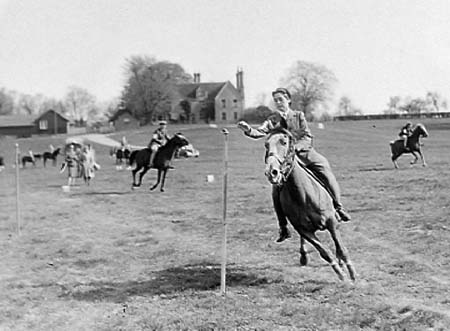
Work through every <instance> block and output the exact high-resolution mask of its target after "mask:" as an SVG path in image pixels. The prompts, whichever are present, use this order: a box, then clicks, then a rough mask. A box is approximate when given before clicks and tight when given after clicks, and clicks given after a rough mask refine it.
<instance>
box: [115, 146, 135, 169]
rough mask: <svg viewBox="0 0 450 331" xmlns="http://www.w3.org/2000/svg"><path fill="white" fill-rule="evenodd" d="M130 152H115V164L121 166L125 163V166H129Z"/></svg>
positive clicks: (121, 150) (119, 150)
mask: <svg viewBox="0 0 450 331" xmlns="http://www.w3.org/2000/svg"><path fill="white" fill-rule="evenodd" d="M130 155H131V150H129V149H128V148H124V149H122V148H119V149H117V151H116V164H117V165H121V164H122V163H124V162H125V164H129V161H130Z"/></svg>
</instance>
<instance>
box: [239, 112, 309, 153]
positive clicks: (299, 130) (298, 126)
mask: <svg viewBox="0 0 450 331" xmlns="http://www.w3.org/2000/svg"><path fill="white" fill-rule="evenodd" d="M280 127H282V128H285V129H287V130H288V131H289V132H290V133H291V134H292V135H293V136H294V139H295V150H296V151H304V150H309V149H310V148H311V147H312V139H313V135H312V134H311V131H310V130H309V127H308V122H307V121H306V118H305V114H304V113H303V112H302V111H300V110H292V109H288V110H287V111H286V112H278V111H277V112H276V113H275V114H273V115H271V116H269V117H268V118H267V119H266V120H265V121H264V122H263V123H262V124H261V125H260V126H259V127H258V128H256V129H254V128H251V129H250V130H249V131H247V132H244V134H245V135H246V136H248V137H250V138H254V139H258V138H262V137H264V136H266V135H267V134H269V133H270V131H272V130H274V129H276V128H280Z"/></svg>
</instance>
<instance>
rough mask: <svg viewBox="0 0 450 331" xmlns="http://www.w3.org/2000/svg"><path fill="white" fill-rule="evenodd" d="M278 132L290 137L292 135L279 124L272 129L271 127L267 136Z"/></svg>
mask: <svg viewBox="0 0 450 331" xmlns="http://www.w3.org/2000/svg"><path fill="white" fill-rule="evenodd" d="M278 133H282V134H286V135H288V136H289V137H290V138H292V137H293V136H292V133H290V132H289V130H288V129H286V128H283V127H281V126H278V127H275V128H274V129H272V130H270V131H269V134H268V138H270V137H271V136H273V135H275V134H278Z"/></svg>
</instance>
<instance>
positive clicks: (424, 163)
mask: <svg viewBox="0 0 450 331" xmlns="http://www.w3.org/2000/svg"><path fill="white" fill-rule="evenodd" d="M418 153H419V155H420V158H421V160H422V166H423V167H426V166H427V163H426V162H425V156H423V154H422V151H421V150H420V149H419V150H418Z"/></svg>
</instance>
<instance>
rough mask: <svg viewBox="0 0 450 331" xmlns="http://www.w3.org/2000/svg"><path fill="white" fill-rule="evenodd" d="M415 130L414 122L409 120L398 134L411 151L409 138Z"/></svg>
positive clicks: (405, 146)
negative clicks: (413, 128)
mask: <svg viewBox="0 0 450 331" xmlns="http://www.w3.org/2000/svg"><path fill="white" fill-rule="evenodd" d="M412 132H413V130H412V123H411V122H407V123H406V124H405V125H404V126H403V127H402V128H401V130H400V132H399V133H398V136H399V137H400V140H402V141H403V147H404V148H405V149H406V150H407V151H409V147H408V138H409V137H410V136H411V134H412Z"/></svg>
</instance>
